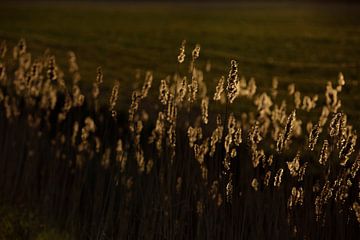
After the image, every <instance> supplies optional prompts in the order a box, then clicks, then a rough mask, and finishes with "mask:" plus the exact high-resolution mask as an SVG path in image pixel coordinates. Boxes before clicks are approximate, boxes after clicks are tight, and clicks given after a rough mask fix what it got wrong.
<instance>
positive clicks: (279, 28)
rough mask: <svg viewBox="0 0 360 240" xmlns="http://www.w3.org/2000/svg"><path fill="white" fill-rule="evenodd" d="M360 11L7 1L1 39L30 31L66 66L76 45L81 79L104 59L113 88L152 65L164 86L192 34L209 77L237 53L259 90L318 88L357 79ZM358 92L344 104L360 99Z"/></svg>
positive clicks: (35, 44)
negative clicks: (274, 82) (276, 83)
mask: <svg viewBox="0 0 360 240" xmlns="http://www.w3.org/2000/svg"><path fill="white" fill-rule="evenodd" d="M359 10H360V6H358V5H351V6H346V5H326V6H320V5H304V4H302V5H300V4H299V5H289V4H268V5H264V4H263V5H261V4H241V5H231V6H227V5H210V6H203V5H161V6H159V5H141V4H140V5H116V4H110V5H109V4H108V5H106V4H104V5H101V4H94V5H91V4H90V5H85V6H84V5H80V4H79V5H76V4H72V5H69V4H49V5H48V6H45V5H36V4H35V5H16V6H15V5H3V6H2V10H1V12H2V13H1V14H0V39H5V40H7V42H8V43H9V44H12V45H14V44H16V43H17V42H18V40H19V39H20V38H21V37H24V38H26V39H27V41H28V47H29V50H30V51H31V52H33V53H35V54H37V55H39V54H41V53H43V51H44V50H45V49H46V48H47V47H49V48H50V49H51V50H52V51H53V52H54V53H55V54H56V56H57V61H58V62H59V63H60V65H61V66H62V67H63V69H66V68H67V66H66V61H67V56H66V53H67V51H68V50H72V51H74V52H75V53H76V54H77V58H78V63H79V66H80V70H81V74H82V78H83V82H87V83H88V82H92V81H93V80H94V78H95V73H96V67H97V66H99V65H101V66H102V67H103V70H104V77H105V85H106V87H108V88H109V87H110V86H111V85H112V84H113V81H114V80H115V79H117V78H120V79H121V81H122V82H123V83H125V84H124V85H123V86H129V83H132V82H133V79H134V75H135V72H136V70H137V69H140V70H152V71H154V73H155V77H156V79H155V80H156V81H157V82H159V80H160V79H161V78H164V77H165V76H166V75H167V74H171V73H173V72H174V71H175V70H176V56H177V53H178V47H179V45H180V42H181V40H183V39H186V40H187V41H188V54H190V48H192V47H193V46H194V44H195V43H200V44H201V46H202V50H201V58H200V64H203V65H205V63H206V61H208V60H209V61H210V62H211V63H212V71H211V74H208V75H206V76H205V77H206V81H208V82H210V81H213V82H215V79H218V78H219V77H220V76H221V75H223V74H227V70H228V68H229V62H230V59H232V58H234V59H237V60H238V62H239V67H240V74H242V75H244V76H246V77H247V78H250V77H255V78H256V80H257V81H258V82H260V84H259V85H260V87H269V86H270V84H271V83H270V82H271V79H272V77H273V76H278V77H279V80H280V84H282V83H283V84H284V85H280V88H281V86H283V89H285V87H286V85H287V84H288V83H289V82H293V81H294V82H296V83H298V86H299V89H300V90H301V91H303V92H305V93H309V92H310V93H314V92H319V91H323V89H324V87H325V84H326V82H327V81H329V80H335V79H336V77H337V74H338V72H340V71H342V72H343V73H344V75H345V78H346V80H350V82H351V80H357V81H358V80H359V78H360V59H359V56H360V28H359V24H360V18H359V17H358V12H359ZM348 83H349V81H348ZM285 84H286V85H285ZM86 86H90V84H85V86H84V87H86ZM130 86H131V85H130ZM356 88H357V89H356ZM352 89H353V87H352ZM355 90H356V91H358V90H359V87H358V86H355ZM122 91H123V93H126V92H129V89H128V87H125V88H122ZM356 91H354V92H350V93H349V94H348V96H345V98H343V101H345V103H348V104H349V103H352V102H360V100H359V95H358V94H355V93H356ZM123 95H126V94H123ZM127 98H128V96H126V98H124V99H127ZM359 107H360V106H359V105H356V108H357V109H359ZM347 110H350V111H351V110H354V107H353V106H352V107H351V109H347ZM351 112H352V111H351ZM356 113H357V112H356ZM356 113H355V115H356V116H357V117H359V115H358V114H356ZM350 115H352V114H350Z"/></svg>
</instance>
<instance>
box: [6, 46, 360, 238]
mask: <svg viewBox="0 0 360 240" xmlns="http://www.w3.org/2000/svg"><path fill="white" fill-rule="evenodd" d="M187 48H188V46H187V45H186V42H185V41H183V42H182V44H181V46H180V51H179V55H178V58H177V60H178V70H177V71H176V73H175V74H174V75H173V76H168V77H166V78H164V79H161V80H159V81H158V79H154V78H153V74H152V72H150V71H148V72H146V73H145V74H144V76H143V77H144V83H143V85H142V87H140V88H138V89H136V90H134V91H133V92H132V99H131V104H130V106H129V109H128V112H127V114H123V113H122V112H119V111H118V108H117V105H118V98H119V89H121V88H122V84H121V82H120V81H115V83H114V86H113V89H112V93H111V98H110V99H109V101H108V102H109V104H108V105H107V106H102V105H101V104H100V101H99V99H100V98H101V87H102V83H103V72H102V68H101V67H99V68H98V69H97V70H94V82H93V90H92V92H91V93H90V94H86V93H85V92H82V90H81V89H80V87H79V80H80V73H79V68H78V65H77V62H76V55H75V53H73V52H69V54H68V56H69V58H68V63H69V68H68V70H67V71H65V72H63V71H62V70H61V69H60V68H59V67H58V66H57V64H56V60H55V57H54V56H53V55H51V53H50V52H49V51H46V52H45V53H44V55H43V56H42V57H41V58H38V59H34V60H33V59H32V58H31V54H30V53H29V52H28V51H27V48H26V42H25V41H24V40H23V39H22V40H20V42H19V44H18V45H17V46H15V47H14V48H13V49H12V51H11V49H8V48H7V45H6V43H5V42H2V43H1V47H0V49H1V50H0V57H1V60H0V61H1V62H0V83H1V88H0V105H1V106H0V108H1V111H0V156H1V158H0V166H1V168H0V169H1V172H0V185H1V186H2V187H1V189H0V192H1V195H0V196H1V197H0V201H1V202H3V203H19V202H20V203H26V204H27V205H28V206H30V207H32V208H34V209H38V210H39V211H40V212H41V214H42V215H43V216H46V217H48V219H50V220H51V221H53V222H55V223H56V224H57V225H58V226H59V227H60V228H64V229H66V230H67V231H68V232H71V233H72V234H74V236H77V237H76V238H78V239H268V238H271V239H291V238H295V239H297V238H299V239H355V238H356V236H358V234H359V226H360V192H359V188H360V181H359V178H360V174H359V172H358V170H359V168H360V152H359V144H358V143H357V136H358V135H357V133H356V131H355V129H354V128H353V127H352V126H351V123H349V122H348V121H347V115H346V113H345V112H343V111H342V107H341V100H340V96H341V93H342V90H343V88H345V87H346V84H345V79H344V77H343V75H342V74H341V73H340V74H339V76H338V80H337V82H328V83H327V85H326V86H324V90H325V94H323V93H321V94H319V95H313V96H303V95H302V94H301V93H300V92H299V91H298V90H297V87H296V86H295V84H291V85H289V86H288V94H287V96H284V97H283V98H282V97H281V96H280V95H279V94H278V80H277V79H276V78H274V79H273V82H272V88H271V89H268V91H266V92H258V91H257V83H256V81H255V79H250V80H246V79H245V78H244V77H241V76H239V74H238V66H237V62H236V61H235V60H232V61H231V63H230V68H229V71H228V75H227V76H223V77H221V78H220V79H219V81H218V84H217V86H216V89H215V90H214V91H212V92H213V93H212V94H210V93H209V92H210V91H211V90H210V89H207V86H206V80H205V79H204V72H208V71H211V64H210V62H209V63H208V64H207V66H206V69H204V72H203V71H202V70H201V69H199V67H198V66H197V59H198V58H199V56H200V45H196V46H195V47H194V49H193V50H192V51H188V49H187ZM187 64H188V67H186V68H184V67H183V66H185V65H186V66H187ZM183 69H186V71H183ZM95 73H96V75H95ZM67 76H69V77H67ZM152 85H154V86H153V87H152ZM85 95H86V96H85ZM243 102H246V103H247V104H249V103H251V106H252V107H250V108H251V109H250V110H249V111H246V112H238V111H236V109H237V106H238V105H241V104H243Z"/></svg>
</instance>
